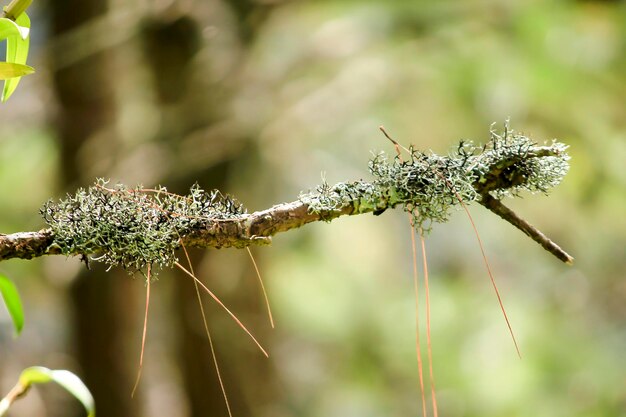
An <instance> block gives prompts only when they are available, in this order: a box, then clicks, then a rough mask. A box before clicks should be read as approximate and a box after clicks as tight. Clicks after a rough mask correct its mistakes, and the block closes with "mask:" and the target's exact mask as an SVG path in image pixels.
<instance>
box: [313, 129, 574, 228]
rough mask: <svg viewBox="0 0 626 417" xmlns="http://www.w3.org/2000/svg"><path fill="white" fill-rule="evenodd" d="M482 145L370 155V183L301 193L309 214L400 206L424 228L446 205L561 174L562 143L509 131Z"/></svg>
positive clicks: (544, 182)
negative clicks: (447, 151) (441, 153)
mask: <svg viewBox="0 0 626 417" xmlns="http://www.w3.org/2000/svg"><path fill="white" fill-rule="evenodd" d="M490 133H491V138H490V140H489V142H487V144H485V145H483V146H479V145H474V144H473V143H471V142H461V143H460V144H459V146H458V147H457V148H456V149H455V150H454V151H452V152H451V153H450V154H449V155H447V156H439V155H436V154H433V153H425V152H421V151H419V150H416V149H414V148H412V147H411V148H410V149H408V156H407V157H404V158H402V157H401V156H396V157H394V158H393V159H392V160H391V161H390V160H389V158H388V157H387V156H386V155H385V154H384V153H382V152H381V153H378V154H376V155H375V156H374V157H373V158H372V159H371V160H370V162H369V171H370V173H371V174H372V175H373V176H374V177H375V180H374V181H373V182H371V183H368V182H364V181H357V182H352V183H339V184H336V185H334V186H329V185H328V184H326V183H324V184H322V185H321V186H320V187H318V188H317V190H316V192H315V193H310V194H306V195H303V196H301V200H302V201H303V202H305V203H307V204H308V205H309V210H310V212H313V213H318V214H319V215H320V216H322V218H324V217H326V218H332V217H333V216H331V215H329V213H333V212H336V211H339V210H342V209H344V208H346V207H351V208H352V210H351V212H352V213H362V212H373V213H374V214H380V213H382V212H383V211H385V210H386V209H387V208H393V207H395V206H397V205H402V206H403V208H404V210H405V211H408V212H409V213H411V214H412V215H413V216H414V223H415V225H416V227H419V228H422V229H426V230H428V229H429V228H430V227H431V224H432V223H433V222H445V221H447V220H448V218H449V215H450V211H451V208H453V207H455V206H459V205H460V203H461V202H462V203H463V204H468V203H471V202H472V201H476V200H477V199H479V198H480V197H481V195H482V194H484V193H491V194H492V195H493V196H494V197H496V198H502V197H505V196H516V195H518V194H519V193H520V192H521V191H523V190H527V191H530V192H533V193H534V192H544V193H546V192H547V191H548V190H549V189H550V188H552V187H554V186H556V185H557V184H558V183H559V182H560V181H561V180H562V178H563V176H564V175H565V174H566V173H567V170H568V167H569V164H568V159H569V157H568V155H567V153H566V152H565V151H566V149H567V146H566V145H563V144H562V143H558V142H556V141H553V142H552V144H551V145H549V146H538V145H537V144H536V143H534V142H533V141H532V140H531V139H529V138H528V137H526V136H524V135H522V134H518V133H516V132H514V131H512V130H510V129H509V127H508V124H505V127H504V132H503V133H502V134H498V133H497V132H496V131H494V130H493V129H492V130H491V132H490Z"/></svg>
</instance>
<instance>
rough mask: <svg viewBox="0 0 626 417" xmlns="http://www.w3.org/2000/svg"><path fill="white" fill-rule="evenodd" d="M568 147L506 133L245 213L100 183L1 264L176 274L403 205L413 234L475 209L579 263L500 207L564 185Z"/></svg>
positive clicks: (16, 238) (60, 208)
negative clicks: (182, 258) (218, 251)
mask: <svg viewBox="0 0 626 417" xmlns="http://www.w3.org/2000/svg"><path fill="white" fill-rule="evenodd" d="M565 149H566V146H565V145H563V144H560V143H558V142H553V143H552V145H550V146H537V145H536V144H535V143H534V142H532V141H531V140H529V139H528V138H526V137H525V136H522V135H516V134H514V133H513V132H512V131H509V130H508V128H506V129H505V132H504V134H503V135H502V136H500V135H497V134H496V133H495V132H492V138H491V141H490V142H489V143H488V144H487V145H485V146H474V145H471V144H467V143H463V142H462V143H461V144H460V145H459V147H458V149H457V151H456V154H453V155H450V156H438V155H434V154H426V153H422V152H419V151H416V150H414V149H412V148H411V149H409V150H408V151H409V153H410V160H402V159H400V158H395V159H394V160H392V161H388V160H387V158H386V157H385V156H384V155H382V154H379V155H376V156H375V157H374V158H373V159H372V160H371V161H370V165H369V167H370V172H371V173H372V175H373V176H374V177H376V179H375V180H374V181H372V182H365V181H355V182H350V183H338V184H336V185H334V186H329V185H328V184H325V183H324V184H322V185H320V186H319V187H318V188H317V191H316V192H314V193H309V194H306V195H302V196H301V197H300V198H299V199H298V200H297V201H293V202H290V203H282V204H278V205H275V206H273V207H271V208H268V209H266V210H262V211H257V212H254V213H246V211H245V210H244V209H243V207H242V206H241V205H240V204H239V203H238V202H237V201H235V200H234V199H232V198H231V197H228V196H223V195H222V194H221V193H220V192H219V191H212V192H210V193H207V192H205V191H204V190H202V189H200V188H199V187H197V186H194V187H192V189H191V193H190V194H189V195H188V196H180V195H176V194H172V193H168V192H167V190H165V189H164V188H157V189H143V188H140V187H138V188H135V189H127V188H125V187H123V186H118V187H117V188H113V189H111V188H107V187H106V182H105V181H103V180H99V181H98V182H97V183H96V185H95V186H92V187H90V188H89V189H87V190H83V189H80V190H78V191H77V192H76V194H74V195H69V196H68V197H67V199H65V200H61V201H59V202H58V203H54V202H48V203H46V205H44V207H43V208H42V214H43V216H44V219H45V220H46V222H48V224H49V225H50V229H44V230H40V231H39V232H21V233H15V234H12V235H3V234H0V261H2V260H6V259H11V258H21V259H32V258H34V257H38V256H43V255H56V254H64V255H66V256H69V255H82V256H86V255H94V254H99V255H101V256H99V257H97V258H95V259H96V260H102V261H104V262H106V263H108V264H109V265H112V266H115V265H122V266H124V267H127V268H135V269H141V268H143V267H145V266H146V265H150V264H158V265H160V266H171V265H173V264H174V263H175V262H176V256H175V254H174V252H175V251H176V250H177V249H179V248H180V247H181V245H184V246H185V247H199V248H227V247H235V248H243V247H247V246H250V245H266V244H269V243H271V237H272V236H273V235H275V234H277V233H280V232H286V231H288V230H291V229H295V228H299V227H301V226H303V225H305V224H307V223H311V222H316V221H320V220H323V221H331V220H333V219H335V218H337V217H340V216H345V215H355V214H364V213H373V214H375V215H378V214H381V213H382V212H384V211H385V210H387V209H392V208H395V207H396V206H398V205H400V206H402V207H403V209H404V210H405V211H407V212H409V213H415V212H416V210H414V208H418V210H417V212H419V217H415V218H414V219H413V220H414V221H413V223H414V225H415V227H420V228H422V229H425V230H428V229H429V227H430V225H431V224H432V223H433V222H443V221H446V220H447V219H448V216H449V212H450V209H451V208H452V207H453V206H455V205H457V206H458V205H459V203H463V204H468V203H471V202H472V201H477V202H479V203H480V204H482V205H483V206H485V207H486V208H488V209H489V210H491V211H492V212H494V213H496V214H497V215H498V216H500V217H501V218H503V219H505V220H506V221H508V222H509V223H511V224H512V225H514V226H515V227H517V228H518V229H520V230H522V231H523V232H524V233H525V234H526V235H528V236H530V237H531V238H532V239H533V240H535V241H536V242H537V243H539V244H540V245H541V246H542V247H543V248H544V249H546V250H547V251H549V252H550V253H552V254H553V255H554V256H556V257H557V258H558V259H560V260H561V261H563V262H565V263H568V264H571V263H572V262H573V258H572V257H571V256H570V255H569V254H567V253H566V252H565V251H563V250H562V249H561V248H560V247H559V246H558V245H556V244H555V243H554V242H552V241H551V240H550V239H549V238H547V237H546V236H545V235H544V234H543V233H541V232H540V231H539V230H537V229H536V228H535V227H533V226H532V225H530V224H529V223H528V222H526V221H525V220H523V219H522V218H521V217H519V216H518V215H517V214H516V213H514V212H513V211H512V210H510V209H509V208H507V207H506V206H504V205H503V204H502V203H501V202H500V199H501V198H502V197H504V196H517V195H518V193H519V192H520V191H522V190H528V191H531V192H543V193H547V191H548V190H549V189H550V188H551V187H553V186H555V185H557V184H558V183H559V182H560V181H561V179H562V177H563V176H564V175H565V173H566V171H567V168H568V164H567V160H568V156H567V154H566V153H565Z"/></svg>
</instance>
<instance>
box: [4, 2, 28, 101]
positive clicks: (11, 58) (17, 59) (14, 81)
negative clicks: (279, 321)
mask: <svg viewBox="0 0 626 417" xmlns="http://www.w3.org/2000/svg"><path fill="white" fill-rule="evenodd" d="M0 20H10V19H0ZM15 23H16V26H19V27H21V28H23V29H24V28H25V29H27V31H24V30H20V29H17V30H18V33H19V34H18V35H15V34H13V35H11V36H8V37H7V62H8V63H11V64H22V65H25V64H26V58H27V57H28V47H29V44H30V36H29V32H30V18H29V17H28V15H27V14H26V13H22V14H21V15H19V16H18V18H17V19H15ZM4 27H9V25H8V24H6V23H5V24H4ZM20 78H21V77H14V78H10V79H8V80H6V81H5V82H4V89H3V90H2V101H3V102H5V101H7V100H8V99H9V97H11V94H13V92H14V91H15V89H16V88H17V85H18V84H19V82H20Z"/></svg>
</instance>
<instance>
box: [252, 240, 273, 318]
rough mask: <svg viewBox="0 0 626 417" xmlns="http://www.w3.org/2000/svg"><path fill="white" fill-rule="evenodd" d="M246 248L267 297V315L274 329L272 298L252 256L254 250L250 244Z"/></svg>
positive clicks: (264, 295) (264, 296)
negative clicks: (268, 294)
mask: <svg viewBox="0 0 626 417" xmlns="http://www.w3.org/2000/svg"><path fill="white" fill-rule="evenodd" d="M246 250H247V251H248V255H250V259H251V260H252V265H254V270H255V271H256V276H257V277H258V278H259V284H261V291H262V292H263V298H265V306H266V307H267V316H268V318H269V320H270V325H271V326H272V329H273V328H274V317H273V316H272V309H271V307H270V300H269V299H268V298H267V291H265V285H263V278H261V272H259V267H258V266H257V264H256V261H255V259H254V256H252V251H251V250H250V248H249V247H248V246H246Z"/></svg>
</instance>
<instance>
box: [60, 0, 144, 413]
mask: <svg viewBox="0 0 626 417" xmlns="http://www.w3.org/2000/svg"><path fill="white" fill-rule="evenodd" d="M49 7H50V11H51V19H52V22H51V26H52V28H51V31H52V36H53V39H56V38H58V37H59V36H63V35H66V34H67V33H69V32H71V31H72V30H74V29H77V28H79V27H84V25H89V24H90V23H91V22H92V19H94V18H98V17H101V16H103V15H104V14H105V13H106V11H107V1H106V0H89V1H83V0H53V1H51V2H50V4H49ZM88 36H89V31H86V32H85V35H83V36H82V37H81V38H80V39H78V40H77V41H78V42H81V44H82V43H84V45H89V44H90V39H88ZM50 59H51V66H52V68H53V69H54V74H53V76H54V79H53V81H54V89H55V93H56V96H57V99H58V103H59V106H58V109H57V113H56V114H55V115H54V116H55V120H54V123H55V125H56V129H57V132H58V134H57V136H58V141H59V145H60V148H61V169H62V172H61V174H62V184H63V186H64V187H66V188H67V189H68V190H69V189H75V187H77V186H79V185H85V184H89V183H91V182H92V181H93V178H84V175H83V174H82V173H81V169H80V166H81V165H80V163H79V158H80V156H79V151H80V150H81V147H82V146H83V145H84V143H85V142H86V141H88V140H89V139H91V138H93V137H94V135H97V134H100V133H102V132H103V131H107V130H109V129H111V125H112V124H113V122H114V117H115V100H114V96H113V88H112V81H111V76H110V71H108V70H107V65H108V64H109V62H108V60H109V59H110V55H109V52H108V51H95V53H93V54H91V55H89V56H88V57H86V58H83V59H81V60H79V61H77V62H75V63H73V64H71V65H68V66H65V67H60V65H63V63H59V62H58V61H57V57H56V56H55V55H53V56H51V57H50ZM111 141H112V142H114V141H115V140H114V139H111ZM110 145H111V147H113V146H114V143H111V144H110ZM103 156H104V155H97V157H103ZM103 175H106V173H103ZM120 276H121V277H120ZM137 288H139V286H138V285H136V282H133V281H132V280H131V279H129V278H128V276H126V274H125V272H124V271H117V272H114V271H111V272H110V273H105V272H104V270H103V268H102V267H99V268H96V269H95V270H93V271H87V270H86V269H85V270H84V271H83V272H82V273H81V274H80V276H79V277H78V278H77V279H76V281H75V282H74V283H73V285H72V288H71V301H72V312H73V321H74V327H73V328H74V338H75V339H74V343H75V346H74V349H75V352H76V357H77V359H78V361H79V363H80V366H81V368H82V369H81V370H79V374H80V375H81V376H82V377H83V380H84V382H85V383H86V384H87V386H88V387H89V389H90V390H91V392H92V393H93V395H94V397H95V401H96V404H97V408H98V415H99V416H103V417H118V416H119V417H121V416H124V417H133V416H138V415H139V411H138V401H137V400H133V399H131V397H130V393H131V389H132V383H133V379H134V374H135V372H136V369H135V368H133V369H129V368H128V364H129V363H136V361H137V359H136V357H135V355H134V354H133V357H132V360H130V358H128V355H127V351H128V346H129V338H131V340H132V341H134V340H135V339H134V338H132V337H133V336H134V335H135V334H136V333H137V331H138V329H135V328H133V329H129V324H130V323H131V318H132V317H134V315H133V314H131V313H133V312H134V304H135V300H137V299H138V294H137V293H136V289H137ZM131 343H132V342H131ZM64 415H68V414H67V413H65V414H64ZM77 415H84V410H79V411H78V412H77Z"/></svg>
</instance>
